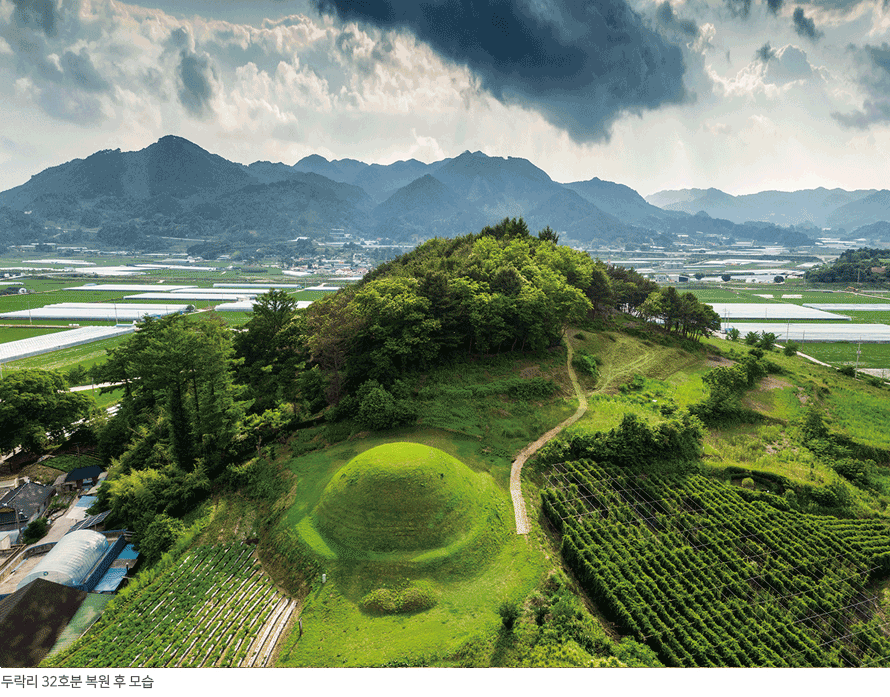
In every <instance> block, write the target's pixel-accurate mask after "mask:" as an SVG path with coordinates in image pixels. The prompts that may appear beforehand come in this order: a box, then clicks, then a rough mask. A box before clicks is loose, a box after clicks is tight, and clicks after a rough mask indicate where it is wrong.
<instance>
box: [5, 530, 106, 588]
mask: <svg viewBox="0 0 890 697" xmlns="http://www.w3.org/2000/svg"><path fill="white" fill-rule="evenodd" d="M108 547H109V544H108V540H107V539H106V538H105V536H104V535H100V534H99V533H97V532H93V531H92V530H77V531H75V532H69V533H68V534H67V535H65V536H64V537H63V538H62V539H61V540H59V541H58V542H57V543H56V545H55V546H54V547H53V548H52V549H51V550H50V551H49V552H47V554H46V556H45V557H44V558H43V559H41V560H40V562H39V563H38V564H37V566H35V567H34V568H33V569H32V570H31V571H30V573H28V574H27V575H26V576H25V577H24V578H23V579H22V580H21V582H20V583H19V585H18V588H24V587H25V586H26V585H28V584H29V583H30V582H31V581H33V580H34V579H37V578H40V579H43V580H45V581H52V582H53V583H60V584H62V585H64V586H76V585H78V584H80V583H83V581H84V580H85V579H86V577H87V576H88V575H89V572H90V570H91V569H92V568H93V567H94V566H95V565H96V564H97V563H98V561H99V560H100V559H101V558H102V556H103V555H104V554H105V552H106V551H108Z"/></svg>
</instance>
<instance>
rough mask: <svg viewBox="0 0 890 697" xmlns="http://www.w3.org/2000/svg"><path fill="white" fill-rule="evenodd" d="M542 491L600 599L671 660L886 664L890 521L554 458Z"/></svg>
mask: <svg viewBox="0 0 890 697" xmlns="http://www.w3.org/2000/svg"><path fill="white" fill-rule="evenodd" d="M743 493H750V494H751V495H750V496H744V495H743ZM770 497H771V498H770ZM543 501H544V511H545V513H546V515H547V517H548V519H549V520H550V522H551V523H552V524H553V525H554V526H555V527H556V529H557V531H558V532H559V533H560V534H562V536H563V543H562V546H563V555H564V557H565V559H566V561H567V562H568V564H569V565H570V566H571V567H572V568H573V569H574V571H575V573H576V574H577V576H578V578H579V580H580V581H581V583H582V584H583V585H584V586H585V588H586V590H587V591H588V592H589V593H590V595H591V597H592V598H593V600H594V601H595V602H597V603H598V605H599V606H600V607H601V608H603V609H604V610H605V612H606V613H607V615H608V616H609V617H610V619H612V620H613V621H615V622H616V623H617V624H618V625H619V627H620V629H621V631H622V632H626V633H628V634H631V635H633V636H634V637H635V638H636V639H637V640H639V641H644V642H646V643H647V644H649V646H650V647H652V648H653V650H655V651H656V652H657V653H658V654H659V657H660V658H661V660H662V661H663V662H665V664H666V665H672V666H782V667H792V666H813V667H814V666H885V667H886V666H890V639H888V636H887V634H886V625H887V621H886V619H885V618H884V616H883V613H882V608H881V599H880V597H879V595H878V594H877V593H876V592H875V585H876V584H877V583H879V582H880V581H881V580H882V579H885V578H886V576H887V573H888V571H890V525H888V523H887V521H885V520H843V519H838V518H834V517H830V516H815V515H807V514H800V513H796V512H792V511H790V510H785V509H787V508H788V506H787V504H786V505H784V506H783V504H785V501H784V499H782V498H781V497H778V496H772V495H769V494H762V493H759V492H757V493H755V492H747V490H745V491H744V492H743V490H741V489H739V488H734V487H732V486H730V485H727V484H723V483H719V482H715V481H713V480H709V479H706V478H704V477H702V476H700V475H680V474H652V473H649V474H646V475H643V474H639V473H638V472H635V471H632V470H629V469H620V468H606V467H601V466H598V465H596V464H594V463H592V462H590V461H579V462H570V463H563V464H562V465H558V466H556V467H555V468H554V470H553V471H552V472H551V473H550V475H549V476H548V482H547V488H546V489H545V490H544V491H543Z"/></svg>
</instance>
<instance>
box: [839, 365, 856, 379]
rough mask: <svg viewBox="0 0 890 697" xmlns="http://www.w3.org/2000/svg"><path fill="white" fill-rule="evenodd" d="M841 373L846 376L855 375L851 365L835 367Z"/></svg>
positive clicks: (853, 376)
mask: <svg viewBox="0 0 890 697" xmlns="http://www.w3.org/2000/svg"><path fill="white" fill-rule="evenodd" d="M837 372H839V373H840V374H841V375H846V376H847V377H848V378H855V377H856V369H855V368H854V367H853V366H852V365H845V366H841V367H840V368H838V369H837Z"/></svg>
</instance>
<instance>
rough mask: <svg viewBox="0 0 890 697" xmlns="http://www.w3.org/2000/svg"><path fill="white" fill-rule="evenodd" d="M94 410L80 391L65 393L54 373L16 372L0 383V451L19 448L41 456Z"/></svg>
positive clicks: (64, 383) (63, 383)
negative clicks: (68, 428) (48, 445)
mask: <svg viewBox="0 0 890 697" xmlns="http://www.w3.org/2000/svg"><path fill="white" fill-rule="evenodd" d="M94 407H95V402H94V401H93V398H92V397H90V396H89V395H87V394H86V393H83V392H69V391H68V384H67V383H66V382H65V378H63V377H62V376H61V375H60V374H59V373H58V372H56V371H54V370H50V371H47V370H19V371H15V372H13V373H7V375H6V376H5V377H4V378H3V379H2V380H0V424H2V427H0V452H7V451H10V450H14V449H15V448H17V447H22V448H24V449H25V450H28V451H30V452H32V453H37V454H39V453H41V452H43V450H44V449H45V448H46V446H47V444H48V443H49V442H50V441H52V440H57V439H59V438H61V437H62V436H63V434H64V432H65V429H66V428H67V427H69V426H70V425H71V424H72V423H74V422H75V421H77V420H78V419H82V418H85V417H86V416H88V415H89V413H90V411H91V410H92V409H93V408H94Z"/></svg>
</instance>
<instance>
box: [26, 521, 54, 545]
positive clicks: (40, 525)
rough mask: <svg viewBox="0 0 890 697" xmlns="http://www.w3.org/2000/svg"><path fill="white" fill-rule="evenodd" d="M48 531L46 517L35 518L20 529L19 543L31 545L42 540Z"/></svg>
mask: <svg viewBox="0 0 890 697" xmlns="http://www.w3.org/2000/svg"><path fill="white" fill-rule="evenodd" d="M48 531H49V521H48V520H47V519H46V518H36V519H35V520H32V521H31V522H30V523H28V527H26V528H25V529H24V530H22V539H21V541H20V542H19V544H23V545H31V544H34V543H35V542H39V541H40V540H42V539H43V538H44V537H45V536H46V533H47V532H48Z"/></svg>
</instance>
